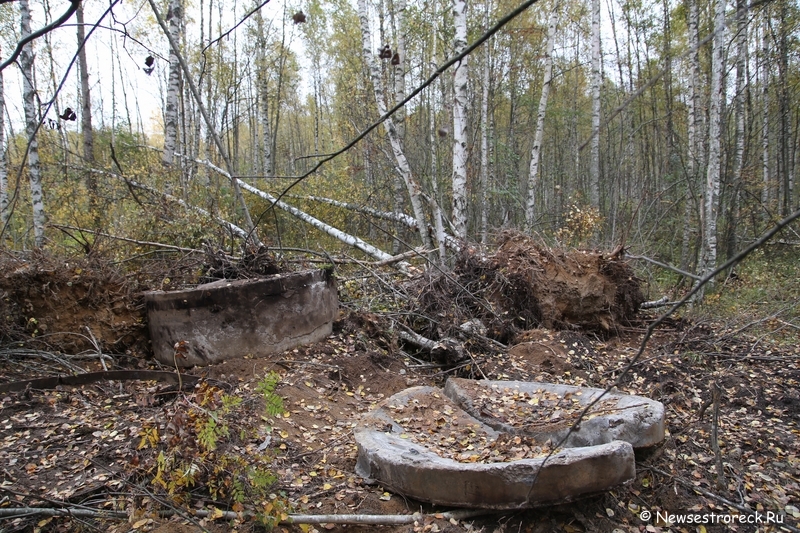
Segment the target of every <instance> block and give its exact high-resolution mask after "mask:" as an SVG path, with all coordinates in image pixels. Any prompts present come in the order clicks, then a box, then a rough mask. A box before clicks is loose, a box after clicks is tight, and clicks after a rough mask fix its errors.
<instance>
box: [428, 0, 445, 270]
mask: <svg viewBox="0 0 800 533" xmlns="http://www.w3.org/2000/svg"><path fill="white" fill-rule="evenodd" d="M432 5H433V13H432V15H433V16H432V17H431V20H432V21H433V24H434V31H433V32H431V33H432V34H433V35H432V36H431V39H432V40H433V43H432V51H431V72H435V71H436V69H437V68H438V65H437V63H436V61H437V54H436V53H437V48H438V44H439V39H438V37H437V35H436V29H435V28H436V26H435V24H436V20H437V18H436V2H433V3H432ZM439 83H441V79H440V78H436V79H435V80H434V81H433V83H432V84H431V85H430V86H429V87H428V135H429V142H430V147H429V149H430V165H431V166H430V172H431V189H432V193H433V199H432V201H431V204H432V208H433V222H434V227H435V228H436V244H437V245H438V247H439V262H440V263H443V262H444V260H445V253H446V252H445V243H444V239H445V236H444V233H445V232H444V217H443V215H442V198H441V196H440V194H439V158H438V154H437V152H436V149H437V144H438V143H437V131H436V105H435V102H436V91H437V90H438V85H439Z"/></svg>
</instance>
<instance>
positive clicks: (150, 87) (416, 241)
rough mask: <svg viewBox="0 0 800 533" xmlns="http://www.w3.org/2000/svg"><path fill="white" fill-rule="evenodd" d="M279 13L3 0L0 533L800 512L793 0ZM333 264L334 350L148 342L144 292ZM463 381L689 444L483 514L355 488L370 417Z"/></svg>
mask: <svg viewBox="0 0 800 533" xmlns="http://www.w3.org/2000/svg"><path fill="white" fill-rule="evenodd" d="M259 2H260V0H256V2H251V1H250V0H244V1H240V0H224V1H223V0H191V2H190V0H135V1H131V0H128V1H126V2H123V1H122V0H103V1H100V0H85V1H80V0H71V1H69V2H67V0H38V1H35V2H31V1H30V0H0V316H2V317H3V318H4V320H3V321H0V341H3V343H4V345H3V346H0V348H2V349H0V413H2V416H1V417H0V419H2V422H3V424H2V426H3V427H2V432H0V441H2V442H3V443H4V444H3V445H2V446H0V462H2V464H4V465H6V466H5V467H4V470H3V480H2V484H1V485H2V487H0V488H1V489H2V492H3V499H2V501H0V522H2V526H3V527H5V526H6V525H8V527H9V528H12V529H9V531H11V530H14V531H17V530H19V531H33V530H36V531H38V530H42V531H79V530H80V531H84V530H86V531H89V530H91V531H96V530H98V529H102V530H105V531H108V532H109V533H115V532H120V533H121V532H123V531H128V530H129V529H130V527H129V525H132V526H133V528H134V529H136V530H141V531H146V530H153V531H158V532H163V531H178V529H175V528H176V527H177V525H178V524H177V520H178V518H180V519H181V520H182V521H183V520H185V521H186V522H194V525H195V526H197V527H196V528H195V529H180V531H200V530H202V531H231V530H234V528H238V527H239V526H242V529H241V530H242V531H261V530H263V528H267V529H269V528H272V527H275V526H277V525H279V524H280V525H281V526H285V528H286V529H284V531H286V530H291V531H304V532H308V531H317V529H314V528H313V527H311V526H310V524H320V523H325V524H328V525H327V526H325V527H326V529H331V528H330V527H329V526H332V524H333V521H335V520H340V519H343V517H342V515H343V513H345V516H350V515H349V513H360V514H359V515H358V516H357V518H362V517H363V516H366V515H370V514H372V513H378V514H379V515H380V516H377V515H375V516H377V518H375V520H378V521H375V522H370V523H372V524H378V523H382V524H383V523H387V522H385V521H380V520H385V519H386V516H389V517H390V518H396V517H400V518H399V519H401V520H406V521H405V522H390V523H392V524H401V523H402V524H407V525H406V526H397V527H392V528H386V529H385V530H386V531H390V532H397V533H400V532H402V533H406V532H408V531H411V530H413V531H434V532H435V531H450V532H453V531H462V530H465V531H485V530H487V529H484V526H485V527H486V528H489V529H488V530H490V531H504V530H505V528H506V526H508V530H509V531H512V530H517V531H523V530H524V531H529V532H533V531H568V532H575V531H632V532H633V531H636V532H641V531H644V530H647V531H662V530H667V529H661V528H662V526H663V527H664V528H667V527H669V526H670V524H668V523H667V522H670V521H671V519H670V520H666V519H665V520H660V519H656V520H651V518H652V516H651V515H650V512H651V511H653V512H654V513H656V512H658V511H670V512H689V511H691V512H700V511H703V512H715V513H719V512H720V511H724V512H725V513H728V514H727V516H739V517H744V518H748V519H750V518H753V517H755V516H757V515H758V513H761V512H764V511H766V512H773V514H775V516H778V517H780V518H781V520H782V521H780V522H778V524H781V525H780V526H778V525H775V528H776V529H774V530H777V528H778V527H780V528H781V530H788V531H800V529H798V526H799V525H800V524H798V520H800V459H799V458H800V441H798V439H797V435H798V433H799V431H800V430H798V427H797V421H798V420H800V417H798V414H800V396H798V393H797V391H798V390H799V389H798V384H799V383H800V367H798V361H800V342H799V341H798V338H800V335H798V332H800V261H798V254H797V250H798V246H800V234H798V231H800V227H798V225H797V218H800V195H798V194H797V192H796V190H795V175H796V174H795V171H796V168H797V156H798V150H800V69H798V63H799V62H800V5H799V4H798V2H797V1H791V0H766V1H761V0H755V1H754V2H752V3H746V2H745V1H744V0H731V1H726V0H709V1H702V0H661V1H657V2H653V1H650V2H645V1H641V0H631V1H627V0H591V1H590V2H583V3H582V2H559V1H557V0H513V1H509V0H482V1H481V2H476V3H467V2H465V1H464V0H448V1H444V0H416V1H414V2H408V1H407V0H351V1H348V0H326V1H323V0H266V1H264V2H261V3H259ZM261 245H265V246H266V247H267V248H266V249H265V247H264V246H261ZM587 249H596V250H604V252H603V253H598V254H587V253H583V252H582V251H581V250H587ZM611 250H614V251H613V252H610V253H609V251H611ZM732 259H733V260H732ZM740 259H744V261H739V260H740ZM312 264H315V265H316V266H320V265H325V266H326V267H328V266H331V264H333V268H334V269H336V280H337V283H338V292H339V302H340V306H339V308H338V309H337V312H338V314H337V317H336V320H335V321H334V323H333V325H332V327H333V331H332V333H331V335H329V336H328V337H327V338H326V339H325V340H323V341H321V342H318V343H314V344H311V345H307V346H301V347H298V348H296V349H293V350H291V351H289V350H287V351H286V352H284V353H281V354H276V355H275V357H268V358H260V357H255V358H254V357H253V356H252V355H253V354H249V353H248V354H238V353H237V354H235V355H237V356H239V355H241V356H242V358H238V357H233V358H229V359H227V360H225V361H224V362H222V363H220V364H214V365H209V366H207V367H204V368H202V369H195V370H193V371H192V372H195V373H194V374H192V373H183V372H182V371H181V370H180V369H179V364H178V359H179V357H183V356H184V352H183V351H182V350H185V349H186V346H187V344H186V343H185V340H184V339H182V340H180V341H179V342H177V343H176V344H175V345H174V350H175V353H174V354H173V361H172V363H174V366H172V365H170V364H166V365H164V364H162V363H163V361H157V360H154V359H153V358H151V357H149V356H150V355H152V344H151V338H150V336H149V335H148V333H147V332H146V331H145V329H146V327H147V318H146V316H145V314H146V313H145V305H144V303H143V293H144V291H148V290H152V289H165V290H166V289H175V288H185V287H186V286H189V285H194V284H196V283H199V282H207V281H209V280H216V279H220V278H235V277H236V276H237V275H241V277H257V276H261V275H265V274H272V273H274V272H275V271H278V270H282V269H284V268H286V269H291V268H292V267H293V265H295V266H296V265H300V266H299V267H298V268H305V267H308V266H309V265H312ZM729 267H731V268H729ZM733 267H735V268H733ZM390 269H392V270H390ZM548 269H549V270H548ZM719 274H722V275H719ZM612 277H613V278H614V279H613V280H612V281H613V284H610V285H609V284H605V281H604V280H607V279H611V278H612ZM545 278H546V279H547V282H541V283H538V281H537V280H543V279H545ZM579 278H580V279H579ZM601 278H602V279H601ZM714 278H716V285H714V284H713V283H711V282H712V280H714ZM553 280H556V281H555V282H553ZM575 280H577V281H578V282H580V285H579V284H577V283H572V284H571V281H572V282H574V281H575ZM640 282H641V283H640ZM706 282H709V283H708V285H706ZM537 283H538V286H540V287H544V289H545V290H549V289H550V288H552V289H553V290H552V293H553V294H555V293H557V292H560V293H561V294H560V296H564V297H565V300H558V299H557V298H550V295H549V294H548V295H546V297H547V298H548V299H547V300H546V301H547V302H548V305H549V306H550V307H542V305H540V304H541V302H544V301H545V298H544V297H540V295H538V294H537V293H535V292H534V290H533V289H532V288H531V287H533V286H534V285H537ZM220 285H222V284H220ZM640 286H641V287H640ZM576 287H578V289H575V288H576ZM586 287H599V289H598V290H597V291H596V294H594V293H593V294H590V293H589V292H590V291H588V290H583V288H586ZM608 287H612V289H608ZM613 287H616V288H613ZM640 288H641V289H642V290H641V291H640ZM573 289H575V290H573ZM617 289H619V290H617ZM704 292H705V293H704ZM620 295H622V296H621V297H620ZM695 295H696V296H697V298H695V299H694V302H695V303H697V302H701V301H702V302H703V305H696V306H692V307H691V310H689V311H686V309H685V308H683V309H682V307H683V304H685V303H687V302H688V301H689V299H690V298H694V296H695ZM599 296H603V297H606V296H607V297H608V298H609V299H610V300H608V301H607V300H605V299H603V298H600V297H599ZM662 297H663V298H662ZM659 298H660V299H659ZM657 299H658V300H657ZM556 300H557V301H556ZM645 300H650V301H649V302H646V303H647V304H648V305H641V304H642V302H643V301H645ZM670 300H672V302H670ZM554 301H555V302H556V304H561V303H562V301H567V302H568V305H560V306H559V305H555V304H553V305H551V304H552V303H553V302H554ZM609 302H610V303H609ZM593 306H594V307H593ZM663 306H670V307H669V311H667V312H666V313H664V314H660V311H656V313H657V314H653V312H652V311H648V310H647V309H648V308H652V307H663ZM623 308H624V309H623ZM554 309H555V311H553V310H554ZM619 309H623V311H625V313H623V314H622V315H620V316H619V317H618V318H617V315H614V317H615V318H614V320H611V321H610V322H609V321H606V320H605V318H606V317H607V316H610V315H609V313H610V312H616V311H619ZM565 310H566V311H569V312H571V314H570V316H567V313H564V311H565ZM678 310H681V311H682V312H684V311H686V312H685V314H682V315H678V314H677V313H675V312H676V311H678ZM558 313H562V315H558ZM581 313H585V314H587V315H591V318H592V319H596V318H597V317H598V316H599V317H600V318H599V319H597V320H594V322H593V323H591V324H589V323H588V322H586V321H583V322H581V321H579V320H577V319H575V317H576V316H578V315H581ZM557 315H558V316H557ZM578 318H581V319H582V316H578ZM587 324H589V325H587ZM537 326H538V327H537ZM551 326H553V329H547V328H550V327H551ZM561 327H563V328H564V329H561V330H557V328H561ZM6 341H7V342H6ZM168 346H172V344H171V343H170V344H169V345H168ZM87 360H88V361H87ZM78 362H81V363H80V364H78ZM101 369H102V372H99V370H101ZM94 370H98V372H93V371H94ZM109 370H113V371H115V372H117V373H116V374H114V376H123V377H122V378H120V379H117V378H116V377H113V379H114V380H116V381H115V382H114V383H113V384H112V383H111V382H107V379H112V378H109V375H110V374H109V373H108V371H109ZM173 371H175V372H173ZM66 374H69V375H70V378H76V380H77V381H73V382H72V383H73V384H75V386H72V385H70V384H69V383H67V382H65V381H59V380H60V379H61V378H60V377H59V378H54V376H62V377H63V376H65V375H66ZM165 375H166V376H165ZM38 376H46V378H45V379H49V378H53V379H55V380H56V381H55V383H56V384H55V385H53V386H52V387H51V386H50V385H48V384H47V383H53V382H51V381H48V382H46V383H45V382H42V381H39V380H37V379H34V380H32V381H31V380H30V379H31V378H33V377H38ZM154 376H156V377H154ZM159 376H160V377H159ZM453 376H460V377H467V378H470V379H478V378H483V379H495V380H518V381H549V382H553V383H561V384H569V385H577V386H592V387H601V388H604V389H606V390H607V391H608V390H611V389H615V390H619V391H621V392H624V393H634V394H640V395H645V396H647V397H648V398H652V399H655V400H658V401H660V402H662V403H663V405H664V406H665V426H666V428H667V433H666V434H665V438H664V442H663V443H661V444H659V445H658V446H655V447H654V449H652V450H649V451H643V452H637V455H636V462H637V464H636V478H635V479H631V480H630V481H629V482H628V483H626V484H625V485H622V486H619V487H615V488H613V490H609V491H603V493H602V494H599V495H596V496H593V497H591V498H586V499H582V500H580V501H576V502H574V503H572V504H565V505H562V506H546V507H542V508H541V509H536V510H529V511H527V512H524V513H523V512H517V510H514V512H513V513H508V514H505V515H497V516H494V517H488V518H486V519H485V521H484V522H482V524H483V525H480V526H476V527H473V524H474V523H473V522H467V521H466V518H464V519H463V520H462V519H461V518H459V520H461V522H460V523H459V520H456V518H453V516H452V515H443V514H441V513H440V512H439V511H440V510H441V508H437V507H435V506H434V507H430V506H428V507H426V508H425V509H423V507H419V509H416V508H415V507H416V506H417V503H416V502H415V501H414V500H411V499H406V498H405V497H403V496H402V495H399V496H400V497H393V494H391V493H390V492H389V491H390V490H391V487H383V486H381V485H380V484H372V483H371V481H368V480H364V479H362V478H360V477H359V476H356V475H355V474H354V469H355V464H356V457H357V455H358V453H359V452H358V447H357V446H356V444H355V442H354V441H353V428H354V427H355V424H356V421H357V420H359V419H360V417H361V415H362V414H363V413H364V412H367V411H368V410H370V409H372V408H374V407H375V405H376V404H377V403H378V402H380V401H382V400H384V399H385V398H386V397H388V396H390V395H392V394H395V393H396V392H399V391H402V390H406V389H407V388H408V387H411V386H414V385H428V386H441V385H443V383H444V381H445V380H446V379H448V378H449V377H453ZM95 378H96V379H97V380H100V381H96V382H95V381H94V380H95ZM89 379H91V380H92V381H85V380H89ZM159 380H162V381H163V383H162V382H160V381H159ZM170 380H172V381H170ZM117 381H118V382H117ZM123 381H125V383H122V382H123ZM175 381H177V384H175V383H174V382H175ZM101 382H102V383H101ZM43 383H44V384H43ZM184 385H186V387H184ZM565 398H566V396H565ZM498 405H499V404H498ZM704 414H705V415H706V416H705V418H704ZM548 416H549V415H548ZM582 416H583V414H581V415H580V416H578V417H576V422H575V425H574V426H573V427H577V424H578V422H579V421H580V417H582ZM558 423H561V422H558ZM452 440H453V441H455V440H456V439H455V437H453V438H452ZM465 442H466V441H465ZM548 442H549V441H548ZM562 442H563V441H562ZM469 446H472V445H471V444H470V445H469ZM558 447H560V445H557V446H555V447H554V449H555V448H558ZM517 451H519V450H517ZM529 451H530V450H529ZM553 453H554V452H548V455H547V457H548V458H549V457H550V456H551V455H553ZM475 457H477V456H475ZM75 505H77V506H79V507H74V506H75ZM223 509H224V511H223ZM420 509H421V510H422V511H423V512H424V513H429V512H430V514H427V515H426V516H424V518H423V517H422V515H416V514H415V515H411V514H409V513H410V512H416V511H417V510H420ZM297 512H301V513H303V514H301V515H297V514H296V513H297ZM305 513H309V514H308V515H306V514H305ZM320 513H325V514H320ZM328 513H331V514H328ZM731 513H733V514H731ZM776 513H777V514H776ZM173 515H174V516H173ZM290 515H291V516H290ZM395 515H396V516H395ZM42 516H44V517H46V518H44V519H43V520H41V521H39V518H40V517H42ZM170 516H173V519H174V521H171V522H170V520H171V519H170V518H169V517H170ZM298 516H301V517H302V518H303V520H305V522H302V523H301V522H299V521H298V522H295V523H294V524H292V521H293V520H295V519H296V518H297V517H298ZM458 516H460V517H464V516H471V515H458ZM720 516H721V515H720ZM55 517H60V518H61V520H56V519H54V518H55ZM332 517H333V518H332ZM373 518H374V517H373ZM34 521H35V522H34ZM411 521H414V525H413V526H411V524H410V522H411ZM417 522H418V523H417ZM34 523H35V524H36V525H35V526H34ZM356 523H359V522H356ZM360 523H363V524H366V523H367V522H360ZM475 523H477V522H475ZM742 523H744V522H742ZM746 523H747V524H748V526H742V527H740V528H738V529H737V528H736V527H729V526H728V523H725V524H722V523H719V522H717V523H714V524H713V525H711V524H710V525H709V527H708V528H705V527H704V526H698V527H697V530H698V531H710V532H714V531H749V529H748V528H749V524H752V523H753V522H746ZM298 524H300V525H298ZM262 526H263V527H262ZM462 526H463V529H462ZM523 527H524V528H525V529H523ZM412 528H413V529H412ZM495 528H496V529H495ZM236 530H239V529H236ZM339 530H343V529H341V528H340V529H339ZM373 530H374V526H364V528H363V529H357V528H348V529H346V531H373ZM764 530H765V531H768V530H769V529H764Z"/></svg>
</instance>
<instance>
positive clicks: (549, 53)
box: [525, 5, 594, 232]
mask: <svg viewBox="0 0 800 533" xmlns="http://www.w3.org/2000/svg"><path fill="white" fill-rule="evenodd" d="M557 24H558V9H557V5H553V7H552V11H551V13H550V22H549V23H548V26H547V50H546V52H545V56H544V61H545V65H544V80H543V81H542V95H541V97H540V98H539V110H538V113H537V115H536V131H535V133H534V134H533V148H532V149H531V166H530V172H529V174H528V203H527V205H526V206H525V231H527V232H530V231H532V230H533V222H534V219H535V217H536V188H537V186H538V185H539V158H540V156H541V154H540V152H541V149H542V139H543V137H544V116H545V112H546V111H547V98H548V96H549V95H550V84H551V82H552V79H553V47H554V46H555V39H556V26H557ZM593 142H594V141H593Z"/></svg>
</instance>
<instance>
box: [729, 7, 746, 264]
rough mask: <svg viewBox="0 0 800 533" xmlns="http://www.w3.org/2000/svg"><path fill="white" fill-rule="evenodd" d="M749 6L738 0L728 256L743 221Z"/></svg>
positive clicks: (733, 252)
mask: <svg viewBox="0 0 800 533" xmlns="http://www.w3.org/2000/svg"><path fill="white" fill-rule="evenodd" d="M746 71H747V8H746V3H745V1H744V0H736V93H735V96H734V98H735V100H734V115H735V117H734V118H735V121H736V132H735V139H736V151H735V153H734V162H733V183H732V184H731V187H732V189H733V190H732V191H731V198H730V209H729V210H728V239H727V243H726V250H727V255H728V257H732V256H733V255H734V254H736V247H737V242H736V229H737V225H738V221H739V190H740V188H741V187H742V180H743V174H744V150H745V131H744V128H745V109H744V104H745V91H746V86H745V80H746V76H747V72H746Z"/></svg>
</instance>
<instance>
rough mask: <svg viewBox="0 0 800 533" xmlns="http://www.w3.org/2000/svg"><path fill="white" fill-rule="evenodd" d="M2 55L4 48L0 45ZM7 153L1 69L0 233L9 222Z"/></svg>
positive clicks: (0, 55) (1, 74)
mask: <svg viewBox="0 0 800 533" xmlns="http://www.w3.org/2000/svg"><path fill="white" fill-rule="evenodd" d="M0 57H2V48H1V47H0ZM7 157H8V156H7V153H6V101H5V91H4V87H3V71H2V70H0V233H2V232H3V230H4V229H5V226H6V224H7V223H8V159H7Z"/></svg>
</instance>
